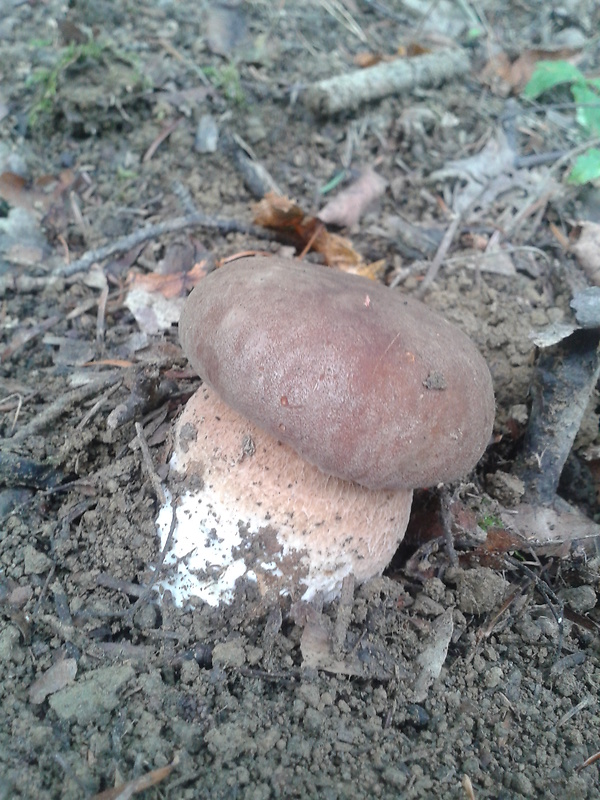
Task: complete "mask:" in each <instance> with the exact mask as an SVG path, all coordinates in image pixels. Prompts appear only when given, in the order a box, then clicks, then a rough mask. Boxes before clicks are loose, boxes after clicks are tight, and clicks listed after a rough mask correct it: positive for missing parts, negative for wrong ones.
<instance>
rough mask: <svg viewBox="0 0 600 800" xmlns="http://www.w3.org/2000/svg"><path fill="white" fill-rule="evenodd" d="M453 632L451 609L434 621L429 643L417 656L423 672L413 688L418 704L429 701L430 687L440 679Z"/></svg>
mask: <svg viewBox="0 0 600 800" xmlns="http://www.w3.org/2000/svg"><path fill="white" fill-rule="evenodd" d="M453 630H454V621H453V619H452V609H451V608H449V609H448V610H447V611H444V613H443V614H440V616H439V617H438V618H437V619H436V620H435V621H434V623H433V626H432V630H431V636H430V638H429V641H428V643H427V645H426V646H425V648H424V650H422V651H421V653H419V655H418V656H417V663H418V664H419V666H420V667H421V672H420V673H419V676H418V677H417V680H416V681H415V685H414V687H413V691H414V701H415V702H416V703H422V702H423V700H426V699H427V695H428V693H429V688H430V686H431V685H432V684H433V682H434V681H435V680H436V679H437V678H439V676H440V672H441V671H442V667H443V666H444V662H445V661H446V656H447V655H448V647H449V646H450V640H451V638H452V631H453Z"/></svg>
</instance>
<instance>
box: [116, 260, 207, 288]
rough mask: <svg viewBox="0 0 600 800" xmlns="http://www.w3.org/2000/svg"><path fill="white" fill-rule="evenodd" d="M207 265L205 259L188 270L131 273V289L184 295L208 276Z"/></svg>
mask: <svg viewBox="0 0 600 800" xmlns="http://www.w3.org/2000/svg"><path fill="white" fill-rule="evenodd" d="M207 265H208V262H207V261H206V260H205V259H203V260H202V261H198V262H197V263H196V264H194V266H193V267H192V268H191V269H190V270H188V271H187V272H185V271H180V272H173V273H171V274H169V275H163V274H160V273H157V272H151V273H150V274H147V275H142V274H139V273H131V274H130V276H129V289H130V290H133V289H143V290H144V291H146V292H149V293H153V292H158V293H160V294H162V295H163V297H167V298H171V297H183V296H185V295H186V294H187V293H188V292H189V291H191V290H192V289H193V288H194V286H195V285H196V284H197V283H200V281H201V280H202V278H204V277H205V276H206V274H207Z"/></svg>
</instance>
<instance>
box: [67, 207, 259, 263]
mask: <svg viewBox="0 0 600 800" xmlns="http://www.w3.org/2000/svg"><path fill="white" fill-rule="evenodd" d="M194 227H198V228H214V229H215V230H218V231H219V233H223V234H225V233H245V234H248V235H251V236H256V238H258V239H273V238H274V237H273V234H272V233H271V232H270V231H265V230H263V229H262V228H257V227H256V226H254V225H247V224H246V223H244V222H238V220H235V219H220V218H218V217H209V216H207V215H206V214H203V213H202V212H200V211H198V212H196V213H195V214H187V215H186V216H185V217H176V218H175V219H168V220H165V221H164V222H158V223H157V224H156V225H148V226H147V227H145V228H141V229H140V230H137V231H134V232H133V233H131V234H129V236H123V237H122V238H121V239H117V240H116V241H115V242H111V243H110V244H107V245H104V246H103V247H98V248H97V249H96V250H89V251H88V252H87V253H85V255H83V256H81V258H78V259H77V261H72V262H71V263H70V264H64V265H63V266H61V267H58V268H57V269H55V270H54V271H53V273H52V275H53V276H54V277H64V278H66V277H69V276H70V275H75V273H77V272H84V271H85V270H87V269H89V268H90V267H91V266H92V264H94V263H95V262H96V261H104V260H105V259H107V258H110V256H114V255H116V254H117V253H126V252H127V251H128V250H131V249H132V248H134V247H137V246H138V245H139V244H142V242H146V241H148V240H149V239H155V238H157V237H159V236H164V234H165V233H175V232H176V231H182V230H185V228H194Z"/></svg>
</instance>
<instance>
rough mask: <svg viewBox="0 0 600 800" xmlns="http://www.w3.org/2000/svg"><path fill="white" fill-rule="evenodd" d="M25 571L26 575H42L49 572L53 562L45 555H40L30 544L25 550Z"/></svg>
mask: <svg viewBox="0 0 600 800" xmlns="http://www.w3.org/2000/svg"><path fill="white" fill-rule="evenodd" d="M24 562H25V563H24V569H25V574H26V575H41V574H42V573H44V572H48V570H49V569H50V567H51V566H52V561H51V560H50V559H49V558H48V556H47V555H46V554H45V553H40V551H39V550H36V549H35V547H32V545H30V544H28V545H27V547H26V548H25V557H24Z"/></svg>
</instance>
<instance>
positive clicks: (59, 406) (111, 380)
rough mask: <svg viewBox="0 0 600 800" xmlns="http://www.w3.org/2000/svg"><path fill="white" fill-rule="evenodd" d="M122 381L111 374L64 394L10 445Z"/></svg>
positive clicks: (20, 429)
mask: <svg viewBox="0 0 600 800" xmlns="http://www.w3.org/2000/svg"><path fill="white" fill-rule="evenodd" d="M120 380H121V376H120V375H119V374H116V373H114V372H111V373H109V374H108V375H102V376H101V377H99V378H96V379H95V380H92V381H90V382H89V383H86V384H85V385H84V386H78V387H77V389H73V391H71V392H67V393H66V394H63V395H62V396H61V397H59V398H58V399H57V400H55V401H54V402H53V403H50V405H49V406H48V407H47V408H45V409H44V410H43V411H42V412H41V413H40V414H38V415H37V416H36V417H34V418H33V419H32V420H30V421H29V422H28V423H27V425H24V426H23V427H22V428H19V430H18V431H17V432H16V433H15V434H14V435H13V436H12V437H11V438H10V439H9V440H8V441H9V442H10V443H12V442H22V441H23V440H24V439H27V438H28V437H29V436H32V435H33V434H35V433H38V431H41V430H43V429H44V428H45V427H46V426H48V425H49V424H50V423H51V422H53V421H54V420H56V419H58V418H59V417H60V416H62V415H63V414H64V413H65V411H66V410H67V409H68V408H70V407H71V406H74V405H76V404H77V403H81V402H82V401H83V400H87V398H88V397H92V395H95V394H98V393H99V392H102V391H103V390H105V389H107V388H108V387H109V386H112V385H113V384H115V383H117V381H120Z"/></svg>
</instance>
